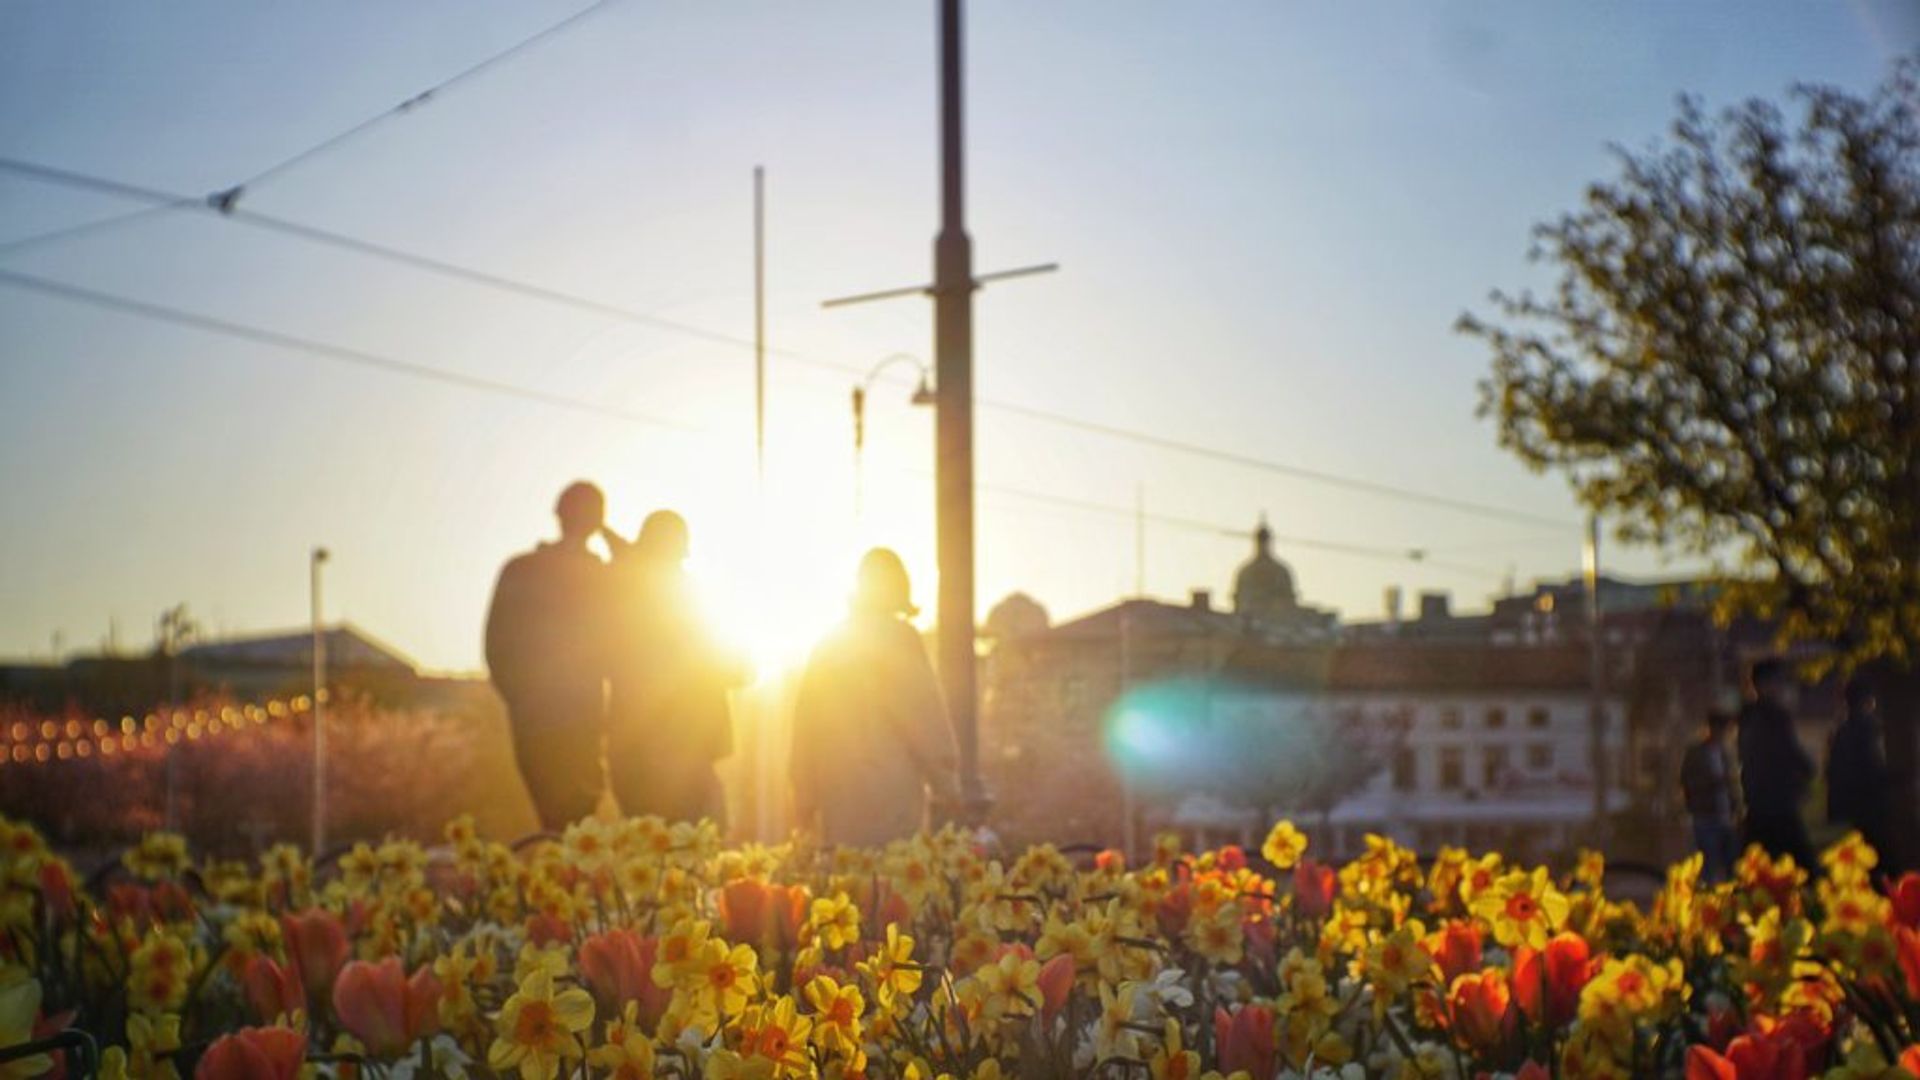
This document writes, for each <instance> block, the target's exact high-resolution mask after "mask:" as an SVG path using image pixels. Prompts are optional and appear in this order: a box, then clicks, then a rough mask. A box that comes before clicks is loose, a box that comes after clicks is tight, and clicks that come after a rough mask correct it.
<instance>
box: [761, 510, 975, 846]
mask: <svg viewBox="0 0 1920 1080" xmlns="http://www.w3.org/2000/svg"><path fill="white" fill-rule="evenodd" d="M851 609H852V610H851V612H850V613H849V615H848V618H847V620H846V622H845V623H843V624H842V625H841V626H840V627H839V629H837V630H836V631H834V633H833V634H831V635H830V636H829V637H828V638H827V639H826V640H825V641H824V642H822V643H821V644H820V645H819V647H818V648H816V649H815V650H814V652H813V656H812V658H811V659H810V660H809V661H808V663H807V670H806V674H805V676H804V677H803V678H802V680H801V683H800V692H799V696H798V698H797V699H796V701H795V703H794V713H793V756H792V769H793V793H794V810H795V813H796V815H797V818H798V822H799V824H800V826H801V827H802V828H816V829H818V831H819V835H820V838H821V840H822V841H823V842H825V843H828V844H846V845H851V846H858V847H872V846H875V845H879V844H884V843H886V842H887V841H889V840H894V839H897V838H899V837H903V836H909V835H911V834H913V833H914V832H916V831H918V830H919V829H921V828H923V827H924V826H925V825H926V823H927V806H928V798H929V796H931V797H932V798H933V799H934V800H936V801H937V802H950V801H951V800H952V798H953V795H954V791H955V783H954V759H955V750H954V742H953V730H952V727H951V726H950V725H949V723H948V720H947V712H946V708H945V706H944V705H943V704H942V702H941V699H940V687H939V683H938V682H937V681H936V679H935V678H934V672H933V665H932V663H930V662H929V661H928V659H927V650H926V646H925V645H924V644H923V643H922V642H921V640H920V635H919V633H918V632H917V631H915V630H914V628H913V626H912V624H911V623H909V622H907V619H906V617H907V616H910V615H912V614H913V613H914V611H915V610H916V609H915V608H914V606H913V601H912V588H911V584H910V582H909V581H908V579H907V570H906V567H905V566H904V565H903V564H902V563H901V561H900V556H898V555H896V554H894V553H893V552H892V551H889V550H887V549H885V548H875V549H874V550H872V551H869V552H867V554H866V557H865V558H863V559H862V560H861V561H860V574H859V580H858V583H857V585H856V587H855V590H854V595H853V600H852V604H851Z"/></svg>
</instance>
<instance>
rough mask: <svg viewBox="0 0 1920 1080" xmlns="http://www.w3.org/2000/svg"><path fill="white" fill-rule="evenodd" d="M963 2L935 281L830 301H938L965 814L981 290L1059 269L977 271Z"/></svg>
mask: <svg viewBox="0 0 1920 1080" xmlns="http://www.w3.org/2000/svg"><path fill="white" fill-rule="evenodd" d="M960 31H961V23H960V0H940V231H939V233H938V234H937V235H936V236H935V237H934V241H933V283H932V284H931V285H911V286H907V287H904V288H897V289H886V290H883V291H880V292H870V293H862V294H860V295H858V296H844V297H840V298H838V299H834V300H828V301H826V302H825V303H824V304H822V305H821V306H822V307H841V306H844V305H847V304H863V303H866V302H868V301H872V300H889V299H892V298H894V297H897V296H931V297H932V298H933V344H934V363H933V370H934V381H935V382H936V383H937V384H938V389H937V391H936V397H937V409H936V416H935V421H934V447H935V454H934V489H935V500H936V501H935V507H934V517H935V534H936V537H937V539H936V542H935V553H936V556H937V557H938V560H939V563H940V591H939V597H940V602H939V607H940V610H939V616H938V621H937V630H938V633H937V635H936V636H937V637H938V639H939V641H938V650H939V661H940V663H939V668H940V685H941V690H942V691H943V692H944V694H945V697H946V705H947V713H948V715H949V716H950V717H951V719H952V721H953V734H954V741H955V742H956V743H958V744H959V750H960V798H961V806H960V807H959V808H958V809H959V811H960V814H961V816H962V817H963V818H964V819H966V820H968V821H970V822H977V821H978V820H979V819H981V818H982V817H984V816H985V814H986V809H987V797H986V789H985V788H984V787H983V786H982V785H981V783H980V743H979V699H978V696H977V691H976V682H975V675H974V666H975V662H976V659H977V658H976V656H975V653H974V623H973V612H974V595H973V292H974V290H975V289H977V288H979V287H980V286H981V285H983V284H985V283H987V282H989V281H1000V280H1004V279H1007V278H1015V277H1024V276H1027V275H1029V274H1044V273H1050V272H1052V271H1054V270H1057V269H1059V266H1058V264H1055V263H1045V264H1043V265H1039V266H1025V267H1020V268H1018V269H1014V270H1003V271H999V272H997V273H990V274H979V275H976V274H974V272H973V241H972V240H971V239H969V238H968V236H967V225H966V197H965V191H966V184H965V177H966V169H965V162H964V159H963V154H962V152H963V150H964V149H965V138H964V135H965V126H964V124H963V122H962V121H963V119H964V118H963V116H962V112H961V103H962V100H963V96H962V89H963V79H962V77H961V64H960V60H961V47H960V46H961V43H960Z"/></svg>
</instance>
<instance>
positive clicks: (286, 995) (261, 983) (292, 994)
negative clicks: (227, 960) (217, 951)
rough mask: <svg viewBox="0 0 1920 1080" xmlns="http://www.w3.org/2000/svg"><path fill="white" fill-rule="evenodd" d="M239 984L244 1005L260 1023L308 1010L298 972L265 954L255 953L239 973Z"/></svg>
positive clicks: (295, 967) (294, 967)
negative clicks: (244, 995)
mask: <svg viewBox="0 0 1920 1080" xmlns="http://www.w3.org/2000/svg"><path fill="white" fill-rule="evenodd" d="M240 985H241V986H242V987H243V988H244V989H245V990H246V993H247V1004H248V1005H251V1006H252V1007H253V1012H254V1015H255V1016H258V1017H259V1018H260V1022H261V1023H263V1024H271V1023H273V1022H274V1021H275V1020H278V1019H280V1018H281V1017H282V1016H292V1015H293V1014H294V1013H296V1012H299V1011H300V1010H303V1009H305V1008H306V1007H307V994H306V989H305V988H304V987H303V986H301V985H300V969H299V968H298V967H297V966H296V965H294V964H292V963H287V964H279V963H276V962H275V961H274V960H273V958H272V957H270V956H267V955H266V954H264V953H254V954H253V955H252V956H250V957H248V958H247V963H246V966H245V967H244V968H242V969H241V970H240Z"/></svg>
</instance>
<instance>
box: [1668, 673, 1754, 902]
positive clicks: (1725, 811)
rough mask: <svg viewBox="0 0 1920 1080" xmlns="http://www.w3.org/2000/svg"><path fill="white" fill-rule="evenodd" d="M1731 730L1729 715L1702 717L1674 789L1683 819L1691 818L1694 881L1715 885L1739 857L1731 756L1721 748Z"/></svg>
mask: <svg viewBox="0 0 1920 1080" xmlns="http://www.w3.org/2000/svg"><path fill="white" fill-rule="evenodd" d="M1732 728H1733V717H1732V716H1730V715H1729V714H1727V713H1724V712H1720V711H1718V710H1715V711H1713V712H1711V713H1708V714H1707V727H1706V731H1705V732H1703V733H1702V734H1701V736H1700V738H1699V740H1698V741H1696V742H1694V743H1693V744H1692V745H1691V746H1689V747H1687V752H1686V755H1685V756H1684V757H1682V758H1681V759H1680V790H1681V792H1682V794H1684V795H1685V797H1686V802H1687V815H1688V816H1689V817H1691V818H1692V819H1693V843H1694V846H1695V847H1696V848H1698V849H1699V851H1700V876H1701V877H1702V878H1703V879H1704V880H1706V881H1707V882H1709V883H1712V884H1716V885H1717V884H1719V883H1720V882H1722V881H1725V880H1727V879H1728V878H1729V877H1732V876H1733V863H1734V860H1735V859H1737V858H1739V856H1740V840H1739V834H1738V833H1737V831H1736V829H1737V827H1738V822H1739V820H1740V818H1739V807H1738V805H1737V802H1738V800H1737V799H1736V798H1735V792H1734V777H1733V754H1732V753H1731V752H1729V751H1728V749H1727V732H1728V731H1729V730H1731V729H1732Z"/></svg>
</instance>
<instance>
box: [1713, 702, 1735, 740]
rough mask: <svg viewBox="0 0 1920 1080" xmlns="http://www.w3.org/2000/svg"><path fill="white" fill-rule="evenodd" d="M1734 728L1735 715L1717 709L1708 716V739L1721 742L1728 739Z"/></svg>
mask: <svg viewBox="0 0 1920 1080" xmlns="http://www.w3.org/2000/svg"><path fill="white" fill-rule="evenodd" d="M1732 727H1733V714H1732V713H1730V712H1727V711H1726V710H1724V709H1715V710H1713V711H1712V712H1710V713H1708V714H1707V738H1709V739H1713V740H1716V741H1718V740H1720V739H1724V738H1726V737H1727V732H1728V730H1729V729H1731V728H1732Z"/></svg>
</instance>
